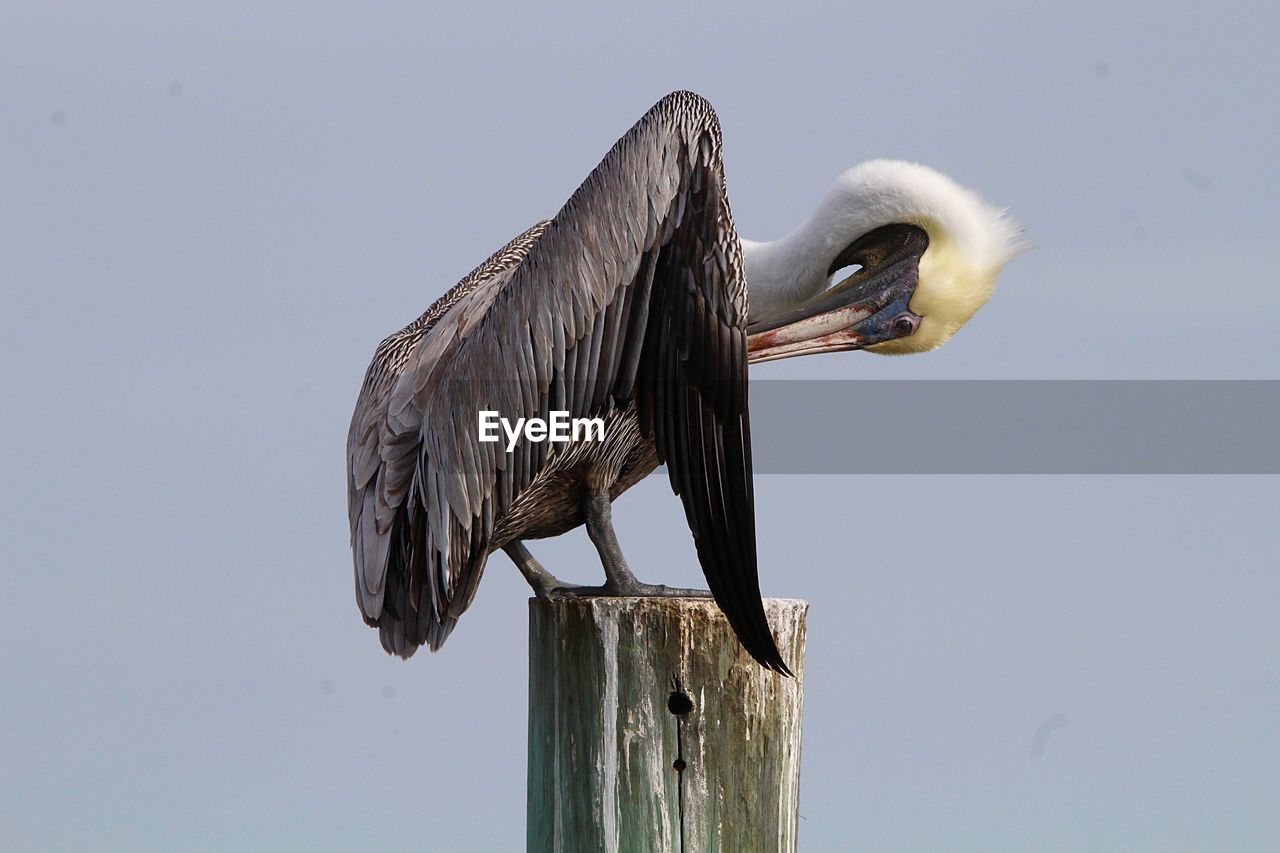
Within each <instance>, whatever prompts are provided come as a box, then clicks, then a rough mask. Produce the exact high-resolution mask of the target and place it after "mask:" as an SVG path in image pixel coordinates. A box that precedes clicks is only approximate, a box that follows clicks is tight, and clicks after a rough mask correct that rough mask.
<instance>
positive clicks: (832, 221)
mask: <svg viewBox="0 0 1280 853" xmlns="http://www.w3.org/2000/svg"><path fill="white" fill-rule="evenodd" d="M895 223H905V224H911V225H918V226H920V227H921V228H923V229H924V230H925V232H926V233H927V234H928V235H929V241H930V249H929V250H926V252H925V255H926V257H927V256H929V255H930V254H931V253H935V254H938V253H940V252H934V248H935V246H937V247H938V249H939V250H942V251H946V252H947V254H948V255H949V256H951V260H952V262H956V263H961V264H965V265H968V266H969V267H970V270H971V272H972V275H973V276H975V277H977V278H984V279H985V278H990V279H991V280H992V281H994V279H995V276H996V275H998V274H999V272H1000V269H1001V268H1002V267H1003V266H1004V264H1005V263H1006V262H1007V261H1008V260H1009V258H1011V257H1012V256H1013V255H1014V254H1015V253H1016V252H1017V251H1018V250H1019V248H1020V247H1019V244H1018V234H1019V232H1020V229H1019V226H1018V225H1017V223H1015V222H1013V220H1011V219H1009V218H1008V217H1007V216H1005V214H1004V212H1003V211H1002V210H999V209H997V208H994V207H991V206H989V205H987V204H986V203H985V202H983V201H982V199H981V198H979V197H978V195H977V194H976V193H974V192H972V191H971V190H968V189H965V188H964V187H962V186H960V185H959V184H957V183H956V182H955V181H953V180H951V178H948V177H947V176H946V175H943V174H941V173H940V172H936V171H934V170H933V169H930V168H928V167H927V166H921V165H918V164H915V163H905V162H902V161H897V160H872V161H870V162H867V163H863V164H862V165H860V166H855V167H854V168H852V169H850V170H848V171H847V172H845V173H844V174H843V175H841V176H840V178H839V179H838V180H837V181H836V184H835V186H834V187H832V189H831V191H830V192H828V193H827V195H826V197H825V198H824V199H823V200H822V202H821V203H820V204H819V205H818V208H817V210H815V211H814V213H813V215H812V216H810V217H809V219H808V221H806V222H805V223H804V224H803V225H801V226H800V227H799V228H797V229H796V230H795V231H793V232H791V233H790V234H788V235H787V236H786V237H783V238H782V239H780V240H776V241H774V242H771V243H756V242H753V241H750V240H743V241H742V251H743V256H744V260H745V262H746V268H747V292H748V295H749V297H750V301H751V319H752V320H753V321H756V320H762V319H768V318H770V317H773V316H776V315H777V314H780V313H782V312H784V311H788V310H791V309H793V308H795V307H796V306H797V305H799V304H801V303H803V302H805V301H806V300H808V299H810V298H812V297H813V296H815V295H816V294H818V293H819V292H821V291H822V290H824V289H825V288H826V287H827V286H828V284H829V276H828V269H829V268H830V266H831V263H832V261H834V260H835V258H836V256H837V255H839V254H840V252H841V251H842V250H843V249H844V248H845V247H847V246H848V245H849V244H850V243H852V242H853V241H854V240H857V239H858V238H859V237H861V236H862V235H864V234H866V233H868V232H870V231H873V230H875V229H876V228H879V227H881V226H883V225H891V224H895ZM983 301H985V300H983Z"/></svg>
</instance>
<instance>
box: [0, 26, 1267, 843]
mask: <svg viewBox="0 0 1280 853" xmlns="http://www.w3.org/2000/svg"><path fill="white" fill-rule="evenodd" d="M858 6H859V7H863V8H856V7H854V6H852V5H851V4H843V3H832V4H829V5H825V6H807V7H805V8H804V9H800V10H788V11H782V10H781V8H774V9H764V8H758V9H757V8H752V7H750V6H748V5H745V4H742V3H732V4H729V3H722V4H699V5H698V8H696V9H695V8H692V7H690V6H689V5H688V4H676V5H672V6H661V5H659V4H652V3H646V4H628V5H627V6H626V7H624V8H609V7H605V6H603V5H600V4H592V5H590V6H586V5H584V6H581V7H577V8H571V7H562V8H558V9H547V8H535V7H533V6H531V5H526V4H511V5H510V6H505V5H504V6H502V7H496V8H488V9H479V8H472V7H471V6H469V5H468V4H448V6H447V8H434V7H428V5H427V4H419V5H418V6H415V7H412V8H411V7H409V6H408V5H407V4H397V5H394V6H392V5H380V6H376V7H375V6H372V5H364V4H360V5H356V4H346V5H340V4H310V3H308V4H302V3H292V4H290V3H272V4H243V5H238V6H236V5H229V4H217V5H216V7H215V6H214V5H213V4H209V6H208V7H203V8H195V7H194V6H188V5H186V4H182V5H181V6H180V5H178V4H142V3H129V4H102V3H93V4H84V3H79V4H77V3H68V4H58V5H56V6H55V5H54V4H49V3H44V2H39V3H21V2H12V1H11V2H7V3H5V4H4V7H3V8H2V9H0V283H2V284H3V288H2V290H0V300H2V301H0V355H2V358H0V375H2V377H3V383H4V386H3V387H4V388H5V394H6V397H7V404H6V405H5V406H4V409H3V423H4V436H5V440H6V444H7V445H8V446H9V447H10V449H11V450H10V453H9V458H8V459H7V460H6V467H7V468H8V476H7V477H6V478H5V479H6V482H7V483H8V484H9V488H7V489H5V490H4V492H3V494H2V495H0V512H2V516H0V517H3V518H4V533H3V536H0V555H2V556H3V561H4V567H5V571H4V572H3V573H2V574H0V595H2V596H3V600H4V601H5V602H7V604H8V608H7V613H6V615H5V618H4V619H3V620H2V621H0V641H3V644H4V648H5V654H4V656H3V659H2V660H0V761H2V762H3V764H4V766H5V767H6V770H7V772H5V773H4V774H0V846H5V847H14V848H34V849H45V848H47V849H69V848H80V849H83V848H86V847H92V848H101V849H111V848H116V849H125V848H135V849H136V848H152V849H160V848H172V847H174V846H178V845H180V846H183V847H188V848H224V849H225V848H229V847H249V846H253V847H267V848H277V849H343V848H353V847H356V846H361V845H368V844H370V843H375V842H376V843H378V844H379V845H381V846H386V847H409V848H420V849H435V850H466V849H477V850H479V849H507V850H513V849H520V848H521V847H522V846H523V838H524V835H523V827H524V780H525V763H524V762H525V757H524V741H525V722H526V716H525V655H526V623H525V603H524V602H525V599H526V597H527V588H526V587H525V586H524V583H523V581H522V580H521V579H520V578H519V576H518V575H517V573H516V572H515V571H514V570H513V569H512V568H511V567H510V565H509V563H508V562H507V561H506V560H505V558H503V557H501V556H499V557H495V558H494V560H493V561H492V563H491V565H490V567H489V571H488V573H487V575H486V579H485V582H484V584H483V585H482V587H481V591H480V594H479V596H478V598H477V600H476V602H475V605H474V606H473V608H472V610H471V611H470V612H469V613H468V614H467V617H466V619H465V620H464V621H463V622H462V623H461V625H460V627H459V629H458V631H457V632H456V633H455V634H454V636H453V637H452V638H451V639H450V641H449V644H448V646H447V647H446V648H445V649H444V650H443V652H442V653H441V654H439V655H436V656H431V655H429V654H426V653H423V654H421V655H419V656H418V657H417V658H415V659H413V660H412V661H410V662H409V663H407V664H406V663H402V662H400V661H397V660H393V659H390V658H387V657H386V656H385V655H384V654H383V653H382V651H381V649H380V647H379V646H378V643H377V638H376V635H375V633H374V632H373V631H371V630H369V629H367V628H365V627H364V625H363V624H362V623H361V622H360V619H359V615H358V612H357V610H356V606H355V602H354V600H353V595H352V582H351V577H350V575H351V569H350V560H349V555H348V551H347V530H346V517H345V496H344V488H345V487H344V482H343V475H342V463H343V458H342V457H343V444H344V439H345V431H346V427H347V420H348V417H349V415H350V410H351V406H352V404H353V402H354V399H355V393H356V390H357V388H358V385H359V382H360V378H361V375H362V373H363V370H364V367H365V365H366V364H367V363H368V359H369V356H370V355H371V353H372V351H373V348H374V346H375V345H376V343H377V341H378V340H379V339H380V338H381V337H382V336H383V335H385V334H387V333H388V332H390V331H392V330H394V329H396V328H398V327H399V326H401V325H402V324H403V323H405V322H406V321H408V320H409V319H411V318H412V317H413V316H416V315H417V314H418V313H419V312H420V311H421V310H422V309H423V308H424V307H425V306H426V305H427V304H429V303H430V302H431V301H432V300H433V299H434V298H435V297H436V296H437V295H439V294H440V293H441V292H442V291H443V290H444V289H445V288H446V287H448V286H449V285H450V284H452V283H453V282H454V281H455V280H457V279H458V278H459V277H460V276H461V275H463V274H464V273H466V272H467V271H468V270H470V269H471V267H472V266H474V265H475V264H476V263H477V262H479V261H480V260H481V259H483V258H484V257H485V256H486V255H487V254H488V253H489V252H491V251H492V250H493V249H495V248H496V247H497V246H499V245H500V244H502V243H503V242H505V241H506V240H507V239H508V238H510V237H511V236H513V235H514V234H516V233H517V232H519V231H520V230H522V229H523V228H525V227H526V226H527V225H529V224H530V223H532V222H533V221H534V220H536V219H538V218H541V217H544V216H547V215H550V214H551V213H553V212H554V211H555V210H556V209H557V207H558V206H559V205H560V204H561V203H562V202H563V200H564V199H565V198H566V197H567V196H568V194H569V193H570V192H571V191H572V190H573V189H574V187H576V185H577V184H578V182H579V181H580V180H581V179H582V178H583V177H585V175H586V174H587V172H588V171H589V170H590V169H591V168H592V167H593V166H594V165H595V163H596V162H597V161H598V160H599V157H600V156H601V155H602V154H603V153H604V151H605V150H606V149H607V148H608V146H609V145H610V144H611V143H612V142H613V140H615V139H616V138H617V137H618V136H619V135H620V134H621V133H622V132H624V131H625V130H626V129H627V128H628V127H629V126H630V125H631V123H632V122H634V121H635V119H636V118H638V117H639V116H640V114H641V113H643V111H644V110H645V109H647V108H648V107H649V106H650V105H651V104H652V103H653V102H654V101H655V100H657V99H658V98H659V97H660V96H661V95H663V94H665V93H666V92H667V91H670V90H672V89H676V88H691V89H694V90H696V91H698V92H700V93H702V94H704V95H706V96H707V97H708V98H709V99H710V100H711V101H712V102H713V103H714V104H715V105H716V107H717V110H718V112H719V114H720V118H721V121H722V124H723V126H724V131H725V156H726V168H727V172H728V180H729V189H730V197H731V199H732V202H733V205H734V213H735V216H736V218H737V221H738V225H739V228H740V230H741V231H742V232H743V234H744V235H746V236H748V237H752V238H756V239H770V238H773V237H777V236H780V235H782V234H783V233H785V232H786V231H787V230H789V229H790V228H791V227H793V226H794V225H795V224H796V223H798V222H799V221H800V220H801V219H803V218H804V217H805V216H806V215H807V214H808V212H809V211H810V209H811V207H812V205H813V204H814V203H815V202H816V201H817V199H818V198H820V196H821V195H822V193H823V192H825V190H826V188H827V187H828V185H829V183H830V182H831V180H832V179H833V178H834V177H835V175H837V174H838V173H839V172H840V171H842V170H843V169H845V168H847V167H848V166H851V165H853V164H855V163H857V162H859V161H861V160H864V159H867V158H870V157H881V156H891V157H900V158H907V159H915V160H919V161H921V162H925V163H928V164H930V165H933V166H935V167H937V168H939V169H941V170H943V171H945V172H948V173H950V174H952V175H953V176H954V177H956V178H957V179H958V180H960V181H961V182H963V183H965V184H968V185H970V186H972V187H975V188H976V189H978V190H979V191H981V192H982V193H983V194H984V195H985V196H986V197H987V198H989V199H990V200H992V201H993V202H996V203H999V204H1003V205H1007V206H1009V207H1010V208H1011V210H1013V211H1014V213H1015V214H1016V215H1017V216H1018V217H1019V218H1020V219H1021V220H1023V221H1024V222H1026V223H1027V225H1028V236H1029V238H1030V239H1031V241H1032V242H1033V243H1034V244H1035V246H1036V248H1035V250H1034V251H1033V252H1031V253H1029V254H1027V255H1025V256H1023V257H1020V258H1018V259H1017V260H1015V261H1014V263H1013V264H1012V265H1011V266H1010V267H1009V269H1008V271H1007V272H1006V274H1005V276H1004V277H1003V279H1002V281H1001V286H1000V288H999V290H998V292H997V294H996V296H995V298H994V299H993V300H992V302H991V304H990V305H989V306H988V307H987V308H985V309H984V310H983V311H982V312H981V313H980V314H979V315H978V316H977V317H976V318H975V320H974V321H973V322H972V323H971V324H970V325H969V327H967V328H966V329H965V330H964V331H963V332H962V333H961V334H960V335H959V336H958V337H957V338H956V339H955V340H954V341H952V342H951V343H949V344H948V345H947V346H946V347H944V348H943V349H941V350H939V351H938V352H936V353H932V354H930V355H927V356H921V357H917V358H912V359H882V358H873V357H870V356H866V355H856V354H855V355H844V356H828V357H823V358H820V359H806V360H802V361H793V362H785V363H781V364H778V365H767V366H764V367H762V368H760V369H757V370H756V371H755V373H754V375H755V376H757V377H828V378H834V377H851V376H860V377H875V378H917V377H931V378H957V379H959V378H992V377H1017V378H1064V377H1068V378H1122V377H1123V378H1272V379H1274V378H1280V374H1278V371H1277V365H1278V364H1280V359H1278V358H1277V357H1278V356H1280V334H1278V332H1280V289H1278V288H1277V287H1276V284H1275V281H1274V279H1275V270H1276V269H1277V267H1278V266H1280V248H1277V242H1276V239H1275V234H1274V229H1275V224H1276V223H1277V221H1280V215H1278V214H1280V195H1278V194H1277V193H1276V187H1277V186H1280V181H1278V180H1277V179H1278V178H1280V175H1278V174H1277V171H1278V170H1277V167H1276V165H1275V160H1274V152H1275V151H1276V150H1277V149H1278V148H1280V145H1278V142H1280V140H1278V138H1277V137H1280V133H1277V130H1278V128H1277V118H1276V114H1275V110H1274V109H1271V108H1270V107H1269V106H1268V105H1270V104H1272V103H1273V102H1274V100H1275V94H1276V93H1275V81H1276V80H1277V79H1278V76H1277V70H1278V69H1277V67H1276V66H1277V61H1276V59H1275V58H1274V36H1275V33H1276V32H1277V25H1278V24H1280V13H1277V11H1276V7H1275V5H1274V4H1257V5H1255V6H1236V5H1232V4H1222V3H1219V4H1212V5H1209V6H1206V5H1205V4H1177V5H1174V6H1170V5H1168V4H1161V5H1159V6H1156V5H1152V6H1149V7H1139V6H1137V5H1131V4H1095V5H1083V4H1053V5H1052V6H1050V5H1048V4H1017V5H1014V6H1007V7H1003V6H996V5H986V4H983V5H980V6H976V7H974V6H969V7H966V8H961V6H960V4H951V3H948V4H919V5H911V6H907V5H905V4H884V3H873V4H858ZM1231 414H1232V413H1230V412H1224V413H1223V416H1224V417H1225V418H1229V417H1231ZM872 415H873V416H875V415H876V413H872ZM882 416H883V417H892V413H891V412H889V413H884V414H883V415H882ZM939 417H945V413H939ZM849 445H850V452H856V450H857V447H858V439H857V434H856V428H855V425H852V424H851V425H850V440H849ZM1278 497H1280V486H1278V484H1277V481H1276V479H1275V478H1266V477H1256V478H1229V477H1182V478H1179V477H1106V476H1095V477H977V476H974V477H958V476H957V477H924V476H915V477H897V478H895V477H887V476H878V477H853V476H844V477H834V476H832V477H808V478H804V477H786V476H770V477H767V478H762V479H761V482H760V483H759V484H758V489H757V500H758V502H759V506H758V511H759V514H760V516H761V518H763V519H767V523H762V524H761V530H760V559H761V573H762V578H763V585H764V588H765V591H766V592H767V593H769V594H774V595H787V596H799V597H805V598H808V599H810V600H811V601H813V602H814V607H813V610H812V613H811V621H810V635H809V669H808V679H807V701H806V717H805V739H804V749H805V752H804V775H803V780H802V795H801V814H802V816H803V818H804V820H803V823H802V834H801V839H802V840H801V845H802V849H804V850H806V851H826V850H844V849H850V848H852V847H858V848H864V849H877V850H922V849H924V850H927V849H944V848H945V849H949V850H987V851H990V850H1027V849H1035V850H1098V851H1106V850H1193V849H1233V850H1263V849H1271V848H1273V847H1274V845H1275V843H1276V842H1277V839H1280V817H1278V816H1277V811H1276V809H1275V805H1276V803H1277V802H1280V772H1278V771H1277V770H1276V768H1277V767H1280V735H1278V734H1277V728H1276V722H1277V718H1278V712H1280V655H1277V649H1278V648H1280V624H1278V620H1276V619H1275V617H1274V614H1275V612H1276V609H1277V605H1278V604H1280V580H1278V578H1277V572H1276V565H1277V558H1280V534H1278V533H1277V530H1276V523H1275V520H1276V517H1277V509H1278V508H1280V501H1278V500H1277V498H1278ZM617 520H618V526H619V535H620V538H621V540H622V543H623V546H624V548H626V550H627V553H628V555H629V558H630V560H631V563H632V565H633V566H634V567H635V568H636V570H637V573H638V574H640V575H641V576H642V577H644V578H647V579H652V580H663V581H666V582H672V583H695V582H697V581H698V580H699V578H698V573H697V570H696V563H695V560H694V556H693V549H692V546H691V543H690V541H689V537H688V536H687V534H686V532H685V526H684V521H683V518H682V514H681V510H680V508H679V504H678V501H677V500H676V499H675V498H673V497H672V496H671V495H670V492H669V489H668V487H667V485H666V483H665V482H664V480H663V479H662V478H658V477H655V478H651V479H650V480H649V481H647V482H646V483H644V484H642V485H641V486H640V487H638V488H637V489H635V490H634V492H633V493H632V494H629V495H628V496H626V497H625V498H624V499H623V500H622V501H621V502H620V503H619V506H618V512H617ZM653 529H658V530H662V531H670V535H665V534H664V535H662V536H654V535H652V533H651V531H652V530H653ZM895 534H896V537H897V539H894V538H893V537H894V536H895ZM886 540H888V542H889V543H895V542H901V543H902V544H901V546H899V545H898V544H892V547H886V548H885V552H884V557H883V559H882V560H875V559H873V555H872V554H869V552H868V548H867V544H868V543H869V542H873V541H876V542H879V541H886ZM538 544H539V547H537V549H536V553H538V555H539V556H540V557H541V558H542V559H543V560H544V562H545V563H547V564H548V565H549V566H550V567H552V568H553V569H554V570H556V571H558V572H561V573H563V574H564V575H567V576H570V577H574V578H579V579H582V580H588V579H592V578H594V577H595V576H596V572H597V571H598V570H597V569H596V568H595V566H596V560H595V558H594V554H593V553H592V551H591V548H590V545H589V543H588V542H587V540H586V537H585V536H584V535H582V534H581V532H575V533H573V534H570V535H569V536H566V537H562V538H561V539H559V540H555V541H551V542H546V543H538ZM1064 720H1065V725H1062V723H1063V722H1064ZM1041 729H1043V731H1042V732H1041V737H1040V738H1039V739H1037V731H1038V730H1041ZM1046 733H1047V740H1046V739H1045V734H1046ZM1037 744H1038V745H1039V748H1036V747H1037Z"/></svg>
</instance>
